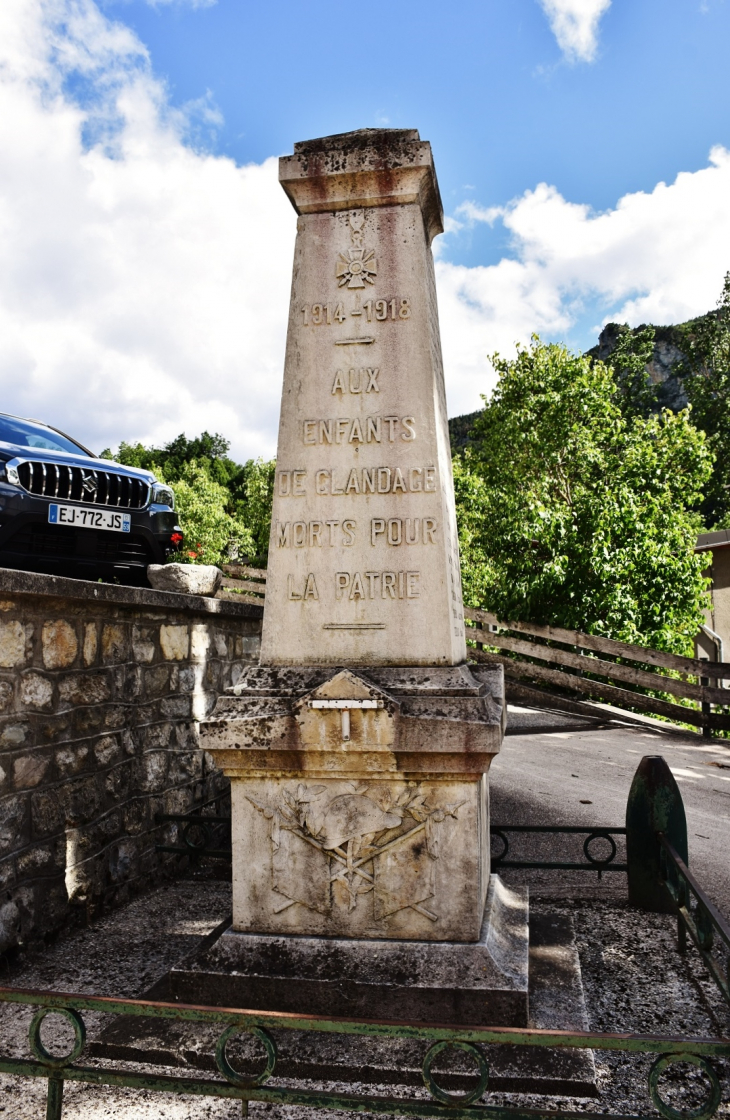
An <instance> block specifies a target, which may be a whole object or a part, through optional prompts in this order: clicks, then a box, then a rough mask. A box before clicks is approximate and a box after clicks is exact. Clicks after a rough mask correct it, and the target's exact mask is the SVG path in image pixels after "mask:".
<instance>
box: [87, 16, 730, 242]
mask: <svg viewBox="0 0 730 1120" xmlns="http://www.w3.org/2000/svg"><path fill="white" fill-rule="evenodd" d="M586 7H590V5H586ZM105 10H106V11H107V12H108V13H109V14H110V15H114V16H115V17H116V18H118V19H122V20H123V21H124V22H125V23H127V24H129V26H130V27H133V28H134V30H135V31H136V33H137V34H138V36H139V37H140V39H141V40H142V42H143V43H145V44H146V46H147V47H148V48H149V51H150V55H151V59H152V64H153V67H154V69H155V72H156V73H157V74H159V75H160V76H162V77H164V78H165V80H166V81H167V83H168V89H169V92H170V97H171V100H172V102H173V103H174V104H177V105H183V104H185V103H186V102H191V101H194V100H196V99H198V98H200V97H203V96H205V95H206V94H209V96H210V98H211V101H212V103H213V104H215V105H216V106H217V107H218V109H219V110H220V113H221V115H222V122H221V124H220V126H219V128H218V129H217V130H216V131H215V133H214V134H211V133H209V134H208V138H207V139H208V142H210V143H212V145H213V148H214V150H216V151H219V152H223V153H226V154H228V155H231V156H233V158H234V159H235V160H237V161H238V162H242V163H246V162H250V161H255V162H261V161H262V160H263V159H265V158H266V157H267V156H270V155H272V154H281V153H283V152H287V151H291V148H292V144H293V143H294V142H295V141H296V140H302V139H308V138H310V137H312V136H321V135H327V134H329V133H333V132H346V131H348V130H350V129H353V128H362V127H374V126H378V125H384V126H389V127H393V128H404V127H407V128H418V129H419V130H420V132H421V135H422V136H423V137H426V138H428V139H429V140H430V141H431V144H432V145H433V149H434V152H435V154H436V158H437V166H438V174H439V180H440V183H441V190H442V194H443V198H444V204H445V206H446V208H447V209H454V208H455V207H456V206H458V205H459V203H460V202H462V201H463V199H464V198H465V197H474V198H477V199H478V200H479V201H480V203H481V204H482V205H487V206H488V205H501V204H503V203H504V202H506V201H507V200H508V199H510V198H513V197H514V196H516V195H518V194H521V193H522V191H524V190H526V189H527V188H528V187H532V186H534V185H535V184H536V183H538V182H540V181H542V180H544V181H546V182H548V183H551V184H553V185H554V186H556V187H557V188H558V190H559V191H560V192H561V193H562V194H563V195H564V196H565V197H566V198H569V199H572V200H573V201H576V202H588V203H589V204H590V205H591V206H593V207H595V208H596V209H599V210H602V209H604V208H606V207H609V206H612V205H614V204H615V202H616V200H617V199H618V198H620V197H621V196H622V195H624V194H626V193H628V192H630V191H638V190H651V189H652V188H653V187H654V186H655V185H656V183H657V182H659V181H660V180H665V181H666V180H671V179H673V178H674V177H675V175H676V174H677V172H679V171H684V170H692V169H695V168H697V167H701V166H703V165H704V163H705V161H706V158H707V153H708V151H709V150H710V148H711V147H712V145H713V144H730V116H729V114H728V106H729V105H730V67H729V66H728V63H727V54H728V48H729V47H730V3H728V2H727V0H707V2H705V3H702V2H701V0H613V3H612V4H611V6H610V8H608V9H607V10H606V11H605V13H604V14H603V16H602V17H601V19H600V21H599V23H598V25H597V36H596V38H597V50H596V55H595V59H594V60H593V61H592V62H585V61H583V60H581V59H576V60H572V59H570V60H568V59H566V58H565V55H564V53H563V52H562V51H561V50H560V47H559V45H558V43H557V41H556V38H555V36H554V34H553V33H552V31H551V28H550V25H549V22H548V19H547V17H546V13H545V11H544V10H543V8H542V7H541V6H540V4H539V3H538V2H536V0H481V2H478V3H465V2H455V0H452V2H451V3H449V4H448V5H447V4H444V3H443V2H440V3H436V2H434V0H421V2H419V3H414V2H403V3H399V4H395V3H392V2H391V0H389V2H383V0H371V2H370V3H369V4H368V5H367V6H366V8H363V9H360V10H355V9H352V8H349V7H346V6H342V7H340V6H335V5H323V6H317V5H312V6H308V5H302V4H301V3H299V2H297V3H294V2H289V0H278V2H277V3H274V4H255V3H251V2H250V0H217V3H214V4H211V5H205V6H199V7H197V8H192V7H190V6H189V5H186V4H182V3H167V4H157V5H155V6H151V5H150V4H149V3H147V2H145V0H131V2H128V0H121V2H120V0H112V2H107V4H106V5H105ZM464 242H465V243H464V245H463V246H460V247H459V251H458V256H459V259H463V260H464V261H465V262H467V261H468V262H470V263H472V262H473V263H476V262H479V263H483V261H484V255H483V254H484V252H487V253H489V252H490V247H489V246H485V247H482V245H481V244H475V243H474V242H472V244H471V245H470V244H468V239H464ZM500 248H501V246H500V245H499V244H497V246H496V250H497V252H499V250H500ZM454 255H455V256H456V255H457V253H456V251H455V250H454Z"/></svg>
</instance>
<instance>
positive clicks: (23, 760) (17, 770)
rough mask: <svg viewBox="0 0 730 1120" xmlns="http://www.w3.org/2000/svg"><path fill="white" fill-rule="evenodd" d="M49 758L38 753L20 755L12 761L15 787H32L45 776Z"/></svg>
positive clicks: (38, 783) (19, 788)
mask: <svg viewBox="0 0 730 1120" xmlns="http://www.w3.org/2000/svg"><path fill="white" fill-rule="evenodd" d="M50 764H51V760H50V758H48V757H45V756H43V755H39V754H26V755H21V756H20V757H19V758H16V759H15V760H14V761H13V785H14V786H15V788H16V789H18V790H21V789H33V788H35V786H37V785H40V783H41V782H42V781H43V779H44V778H45V776H46V773H47V771H48V767H49V766H50Z"/></svg>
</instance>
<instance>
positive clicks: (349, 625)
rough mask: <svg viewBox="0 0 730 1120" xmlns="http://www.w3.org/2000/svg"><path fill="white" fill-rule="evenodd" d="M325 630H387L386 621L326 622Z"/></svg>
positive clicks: (323, 627)
mask: <svg viewBox="0 0 730 1120" xmlns="http://www.w3.org/2000/svg"><path fill="white" fill-rule="evenodd" d="M322 629H323V630H385V623H384V622H325V623H324V625H323V626H322Z"/></svg>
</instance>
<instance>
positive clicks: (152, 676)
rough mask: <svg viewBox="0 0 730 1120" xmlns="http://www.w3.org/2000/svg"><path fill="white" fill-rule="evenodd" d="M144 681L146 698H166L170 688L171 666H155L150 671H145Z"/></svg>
mask: <svg viewBox="0 0 730 1120" xmlns="http://www.w3.org/2000/svg"><path fill="white" fill-rule="evenodd" d="M143 679H144V692H145V696H147V697H151V698H157V697H158V696H164V695H166V693H167V692H168V691H169V688H170V666H169V665H154V666H153V667H152V668H150V669H145V670H144V678H143Z"/></svg>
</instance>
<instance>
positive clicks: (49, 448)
mask: <svg viewBox="0 0 730 1120" xmlns="http://www.w3.org/2000/svg"><path fill="white" fill-rule="evenodd" d="M174 511H175V498H174V495H173V492H172V490H171V489H170V487H169V486H165V485H162V484H161V483H159V482H158V481H157V479H156V478H155V476H154V475H153V474H150V472H149V471H143V470H140V469H139V468H137V467H124V466H122V464H121V463H113V462H110V461H109V460H108V459H97V458H96V457H95V456H94V455H93V454H92V452H91V451H88V450H87V449H86V448H85V447H83V446H82V445H81V444H80V443H77V442H76V440H72V439H70V438H69V437H68V436H67V435H64V433H63V432H59V431H58V430H57V429H56V428H51V427H49V426H48V425H47V424H42V423H41V422H40V421H39V420H22V419H20V417H18V416H10V415H7V414H6V413H0V567H4V568H21V569H23V570H25V571H32V572H48V573H50V574H52V575H65V576H75V577H76V578H77V579H99V578H102V579H110V580H114V581H115V582H118V583H129V584H137V585H141V586H145V585H146V584H147V572H146V568H147V565H148V564H162V563H164V561H165V559H166V558H167V557H168V556H169V555H170V553H171V552H174V551H176V550H178V549H179V548H180V547H181V545H182V542H183V534H182V531H181V529H180V526H179V525H178V524H177V519H176V516H175V512H174Z"/></svg>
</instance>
